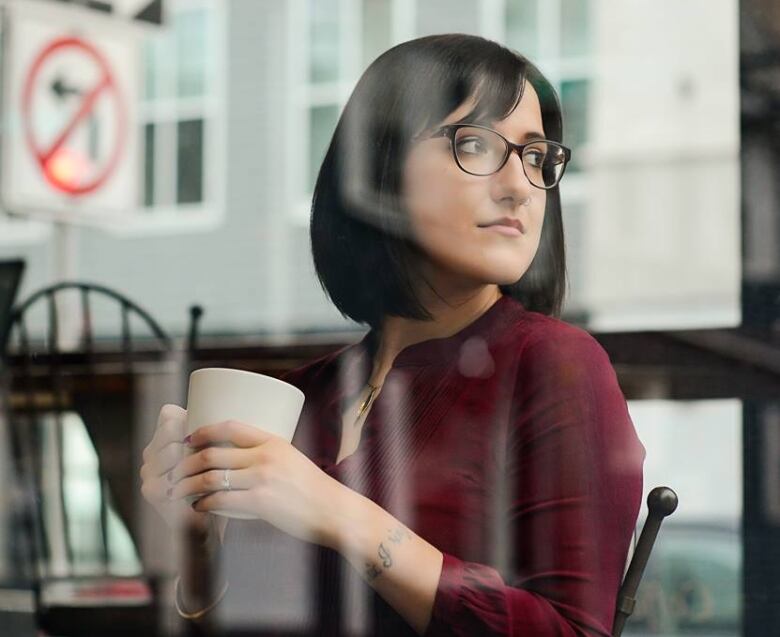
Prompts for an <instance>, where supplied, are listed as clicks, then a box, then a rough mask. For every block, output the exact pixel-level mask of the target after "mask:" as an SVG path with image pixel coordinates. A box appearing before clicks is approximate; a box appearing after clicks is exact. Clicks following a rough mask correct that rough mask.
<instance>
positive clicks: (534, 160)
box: [525, 150, 547, 168]
mask: <svg viewBox="0 0 780 637" xmlns="http://www.w3.org/2000/svg"><path fill="white" fill-rule="evenodd" d="M546 156H547V154H546V153H543V152H542V151H540V150H531V151H529V152H527V153H526V154H525V157H526V160H527V161H528V162H529V163H530V164H531V166H533V167H534V168H541V167H542V166H543V165H544V160H545V158H546Z"/></svg>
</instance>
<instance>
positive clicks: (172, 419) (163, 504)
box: [141, 405, 227, 542]
mask: <svg viewBox="0 0 780 637" xmlns="http://www.w3.org/2000/svg"><path fill="white" fill-rule="evenodd" d="M186 428H187V411H186V410H184V409H182V408H181V407H179V406H178V405H163V407H162V409H160V414H159V416H158V418H157V429H156V430H155V432H154V436H153V437H152V440H151V442H150V443H149V444H148V445H147V446H146V448H145V449H144V451H143V460H144V463H143V466H142V467H141V494H142V495H143V497H144V499H145V500H146V501H147V502H149V504H151V505H152V506H153V507H154V509H155V510H156V511H157V513H158V514H159V515H160V516H161V517H162V518H163V519H164V520H165V523H166V524H167V525H168V528H169V529H170V530H171V531H176V532H178V531H182V530H183V531H190V532H193V533H195V534H196V535H198V536H199V537H200V538H201V540H202V541H203V542H206V541H208V540H211V539H213V538H212V536H213V535H216V534H218V537H219V538H220V540H221V538H222V535H223V533H224V530H225V525H226V524H227V520H226V519H225V518H221V517H218V516H213V515H207V514H206V513H201V512H198V511H193V510H192V508H191V507H190V506H188V505H187V504H186V503H185V502H182V501H180V500H172V499H171V498H170V497H169V493H170V492H171V491H172V489H173V487H174V484H173V480H172V475H171V469H173V468H174V467H175V466H176V464H177V463H178V462H179V461H180V460H181V459H182V457H183V456H184V453H185V451H186V448H185V445H184V444H183V442H182V439H183V438H184V436H185V435H186V433H187V430H186Z"/></svg>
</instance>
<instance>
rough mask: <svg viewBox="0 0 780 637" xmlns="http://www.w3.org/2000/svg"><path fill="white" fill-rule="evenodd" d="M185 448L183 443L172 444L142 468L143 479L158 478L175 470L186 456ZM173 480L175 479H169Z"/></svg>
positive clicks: (156, 454) (166, 446)
mask: <svg viewBox="0 0 780 637" xmlns="http://www.w3.org/2000/svg"><path fill="white" fill-rule="evenodd" d="M184 450H185V446H184V445H183V444H182V443H181V442H171V443H169V444H167V445H165V447H163V448H162V449H160V450H159V451H157V453H155V454H154V455H152V456H150V457H149V460H148V461H147V462H145V463H144V465H143V466H142V467H141V479H142V480H145V479H148V478H156V477H157V476H161V475H163V474H165V473H167V472H169V471H170V470H171V469H173V468H174V467H175V466H176V465H177V464H178V463H179V462H180V461H181V459H182V456H184ZM168 479H169V480H172V479H173V477H172V476H171V477H169V478H168Z"/></svg>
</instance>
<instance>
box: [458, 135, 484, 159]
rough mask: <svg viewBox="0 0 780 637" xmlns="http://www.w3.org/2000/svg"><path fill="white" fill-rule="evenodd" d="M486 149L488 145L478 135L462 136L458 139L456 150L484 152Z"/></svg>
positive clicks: (471, 152) (475, 152)
mask: <svg viewBox="0 0 780 637" xmlns="http://www.w3.org/2000/svg"><path fill="white" fill-rule="evenodd" d="M487 151H488V145H487V144H486V143H485V141H484V140H483V139H482V138H480V137H464V138H462V139H459V140H458V152H464V153H470V154H472V155H475V154H484V153H486V152H487Z"/></svg>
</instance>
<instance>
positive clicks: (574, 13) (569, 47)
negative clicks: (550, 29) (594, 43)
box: [561, 0, 591, 57]
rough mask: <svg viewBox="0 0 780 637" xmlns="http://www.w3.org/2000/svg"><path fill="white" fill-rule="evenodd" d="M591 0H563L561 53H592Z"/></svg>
mask: <svg viewBox="0 0 780 637" xmlns="http://www.w3.org/2000/svg"><path fill="white" fill-rule="evenodd" d="M590 9H591V3H590V0H561V55H562V56H563V57H571V56H576V55H587V54H588V53H590V50H591V44H590Z"/></svg>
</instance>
